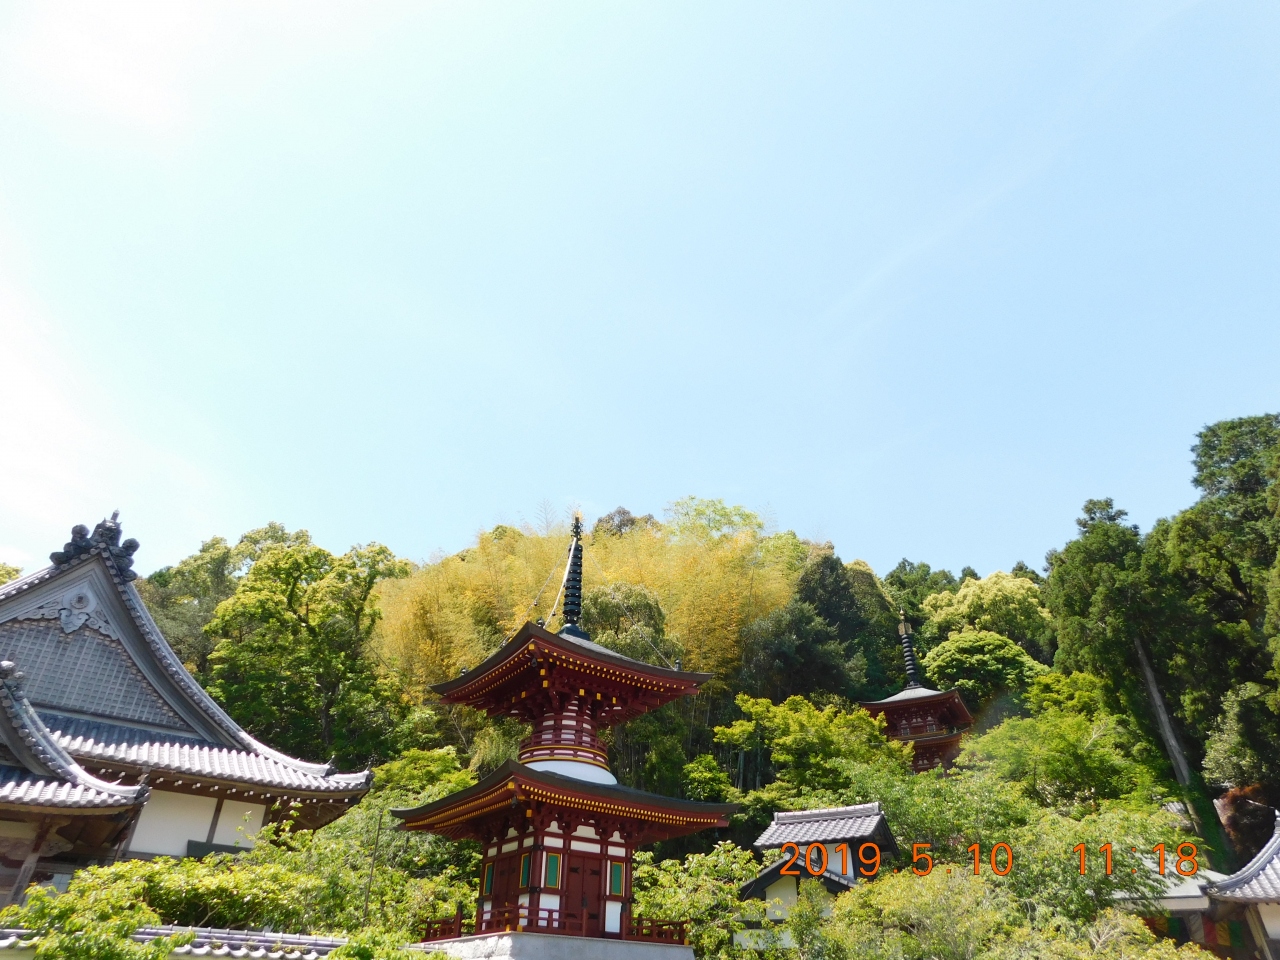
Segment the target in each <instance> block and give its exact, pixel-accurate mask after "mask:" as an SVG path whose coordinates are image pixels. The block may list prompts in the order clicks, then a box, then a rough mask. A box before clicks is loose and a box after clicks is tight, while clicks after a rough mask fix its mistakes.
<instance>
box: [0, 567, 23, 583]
mask: <svg viewBox="0 0 1280 960" xmlns="http://www.w3.org/2000/svg"><path fill="white" fill-rule="evenodd" d="M20 576H22V568H21V567H11V566H10V565H9V564H7V563H0V584H4V583H8V582H9V581H10V580H17V579H18V577H20Z"/></svg>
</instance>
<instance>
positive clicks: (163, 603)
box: [134, 523, 311, 681]
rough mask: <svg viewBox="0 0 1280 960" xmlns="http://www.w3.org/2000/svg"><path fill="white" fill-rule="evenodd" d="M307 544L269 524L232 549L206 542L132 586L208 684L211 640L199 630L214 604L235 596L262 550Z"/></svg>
mask: <svg viewBox="0 0 1280 960" xmlns="http://www.w3.org/2000/svg"><path fill="white" fill-rule="evenodd" d="M310 542H311V538H310V536H309V535H308V534H307V532H306V531H305V530H299V531H297V532H295V533H290V532H289V531H288V530H286V529H285V528H284V526H283V525H281V524H279V523H269V524H267V525H266V526H265V527H259V528H258V529H256V530H250V531H249V532H248V533H246V534H244V536H242V537H241V538H240V539H239V541H237V542H236V544H235V545H234V546H233V545H232V544H230V543H228V542H227V541H226V540H224V539H223V538H222V537H213V538H212V539H210V540H206V541H205V542H204V543H202V544H201V545H200V550H199V552H198V553H195V554H192V555H191V556H189V557H187V558H185V559H183V560H181V561H179V562H178V563H177V564H176V565H175V566H172V567H161V568H160V569H159V570H157V571H156V572H155V573H153V574H151V575H150V576H148V577H144V578H142V579H140V580H138V581H136V582H135V584H134V585H135V586H136V587H137V588H138V593H139V594H141V596H142V599H143V602H145V603H146V605H147V609H148V610H149V611H150V613H151V616H152V617H153V618H154V619H155V621H156V625H157V626H158V627H159V628H160V632H161V633H163V634H164V636H165V639H167V640H168V641H169V644H170V646H172V647H173V649H174V651H175V652H176V653H177V654H178V656H179V657H181V658H182V662H183V663H185V664H186V665H187V669H188V670H190V671H191V672H192V673H193V674H195V676H196V677H197V678H198V679H200V680H202V681H207V680H208V670H209V654H210V653H212V652H213V647H214V643H215V640H214V638H213V637H211V636H210V635H209V634H208V633H206V632H205V629H204V628H205V627H206V626H207V625H208V623H209V621H210V620H212V619H213V614H214V611H215V610H216V609H217V607H218V604H220V603H222V601H224V600H226V599H228V598H230V597H231V596H232V595H233V594H234V593H235V592H236V585H237V584H238V583H239V582H240V581H241V580H242V579H243V578H244V576H245V574H246V573H248V572H249V568H250V567H252V566H253V562H254V561H255V560H256V559H257V558H258V556H259V555H260V554H261V553H262V551H263V550H264V549H266V548H267V547H269V546H275V545H283V546H294V545H304V544H308V543H310Z"/></svg>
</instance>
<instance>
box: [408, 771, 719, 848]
mask: <svg viewBox="0 0 1280 960" xmlns="http://www.w3.org/2000/svg"><path fill="white" fill-rule="evenodd" d="M533 804H548V805H552V806H560V807H564V808H567V809H572V810H581V811H585V812H587V813H595V814H600V815H602V816H605V817H610V818H617V819H625V820H631V821H636V822H639V823H642V824H644V825H645V829H643V830H642V832H641V835H640V836H637V837H636V838H634V839H633V840H632V843H633V844H645V843H653V842H655V841H657V840H666V839H669V838H671V837H679V836H684V835H685V834H689V833H696V832H697V831H699V830H706V829H709V828H711V827H727V826H728V825H729V819H728V818H729V815H730V814H731V813H733V812H735V811H736V810H737V809H738V805H737V804H736V803H700V802H697V801H694V800H677V799H675V798H673V797H664V796H662V795H660V794H656V793H647V792H645V791H644V790H634V789H632V788H631V787H624V786H621V785H618V784H606V783H592V782H590V781H587V780H579V779H577V778H575V777H565V776H561V775H560V774H556V773H549V772H548V771H546V770H535V769H533V768H532V767H528V766H525V765H524V764H523V763H519V762H518V761H515V760H508V761H507V762H506V763H504V764H503V765H502V766H500V767H499V768H498V769H497V770H495V771H493V773H491V774H489V775H488V776H487V777H485V778H484V779H483V780H481V781H480V782H479V783H477V784H475V785H474V786H471V787H467V788H466V789H465V790H459V791H458V792H457V793H453V794H450V795H449V796H447V797H443V798H442V799H440V800H436V801H433V802H431V803H427V804H423V805H422V806H420V807H409V808H402V809H396V810H392V811H391V814H392V816H395V817H399V818H400V819H402V820H403V821H404V823H403V825H402V829H405V830H425V831H427V832H429V833H438V834H441V835H442V836H446V837H449V838H451V839H454V840H459V839H463V838H471V839H482V840H487V839H489V838H488V837H487V836H482V835H481V832H480V830H479V826H480V824H481V823H482V822H483V821H484V820H486V819H487V818H489V817H492V816H494V815H496V814H500V813H502V812H503V811H506V810H510V809H511V808H512V807H518V806H531V805H533Z"/></svg>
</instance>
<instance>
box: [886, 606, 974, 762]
mask: <svg viewBox="0 0 1280 960" xmlns="http://www.w3.org/2000/svg"><path fill="white" fill-rule="evenodd" d="M898 617H899V620H898V636H900V637H901V638H902V658H903V660H905V661H906V666H907V685H906V686H905V687H903V688H902V690H901V691H900V692H898V693H895V694H894V695H893V696H892V697H889V698H887V699H885V700H873V701H870V702H866V703H863V704H862V706H863V707H864V708H865V709H866V710H867V712H868V713H870V714H871V715H872V716H873V717H878V716H881V715H883V716H884V719H885V733H886V734H888V735H889V736H890V737H892V738H893V739H894V740H901V741H903V742H905V743H910V744H911V745H912V746H913V747H914V748H915V755H914V757H913V759H912V766H913V767H914V768H915V771H916V773H920V772H921V771H923V770H931V769H933V768H934V767H937V766H943V767H949V766H951V762H952V761H953V760H955V758H956V757H957V756H959V755H960V738H961V737H962V736H963V735H964V731H965V730H967V729H968V728H969V727H970V726H972V725H973V717H972V715H971V714H970V713H969V709H968V708H967V707H966V706H965V705H964V701H963V700H962V699H960V694H958V693H957V692H956V691H954V690H930V689H929V688H928V687H926V686H924V685H923V684H921V683H920V665H919V663H917V662H916V651H915V645H914V644H913V643H912V641H911V624H909V623H907V618H906V614H905V613H904V612H903V611H901V610H899V611H898Z"/></svg>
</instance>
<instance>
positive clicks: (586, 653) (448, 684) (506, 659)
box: [431, 623, 713, 719]
mask: <svg viewBox="0 0 1280 960" xmlns="http://www.w3.org/2000/svg"><path fill="white" fill-rule="evenodd" d="M535 655H536V657H537V660H536V661H535ZM544 658H550V660H551V662H553V663H554V664H555V665H556V667H557V668H559V669H570V670H576V671H579V672H581V673H582V674H585V675H595V676H596V677H598V678H599V679H600V681H601V682H602V683H615V684H621V685H623V686H627V687H634V688H639V689H642V690H645V691H647V692H649V693H651V694H652V695H653V696H654V697H655V698H656V699H657V700H660V701H661V702H664V703H665V702H667V701H668V700H673V699H675V698H676V697H681V696H685V695H688V694H693V693H697V692H698V687H699V686H701V685H702V684H704V683H706V682H707V681H708V680H710V679H711V678H712V676H713V674H710V673H694V672H691V671H687V670H672V669H670V668H668V667H659V666H655V665H654V664H651V663H645V662H644V661H642V660H633V659H632V658H631V657H625V656H623V655H622V654H620V653H616V652H615V651H613V650H610V649H609V648H607V647H602V646H600V644H598V643H592V642H591V641H590V640H586V639H583V638H581V637H574V636H570V635H568V634H565V633H552V632H551V631H549V630H545V629H543V628H542V627H540V626H538V625H537V624H536V623H526V624H525V625H524V626H523V627H521V628H520V629H519V630H518V631H517V632H516V635H515V636H514V637H512V638H511V639H510V640H509V641H507V642H506V643H505V644H503V646H502V647H501V648H499V649H498V650H497V651H495V652H494V653H492V654H490V655H489V656H488V657H486V658H485V659H484V660H483V661H482V662H481V663H480V664H478V665H477V666H476V667H475V668H474V669H472V670H469V671H467V672H466V673H463V674H462V675H461V676H458V677H455V678H454V679H452V680H446V681H445V682H443V683H436V684H432V685H431V690H432V691H434V692H435V693H437V694H439V695H440V697H441V698H442V699H444V700H445V701H447V702H449V703H465V704H469V705H472V706H481V705H483V704H485V703H486V702H488V701H490V700H493V699H495V698H500V697H501V695H502V694H503V693H509V692H511V691H514V690H533V689H537V688H538V687H540V686H541V685H542V682H541V675H540V673H539V670H540V669H542V668H544V667H545V666H546V662H547V661H546V659H544ZM655 705H656V704H655ZM619 719H623V718H619Z"/></svg>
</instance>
